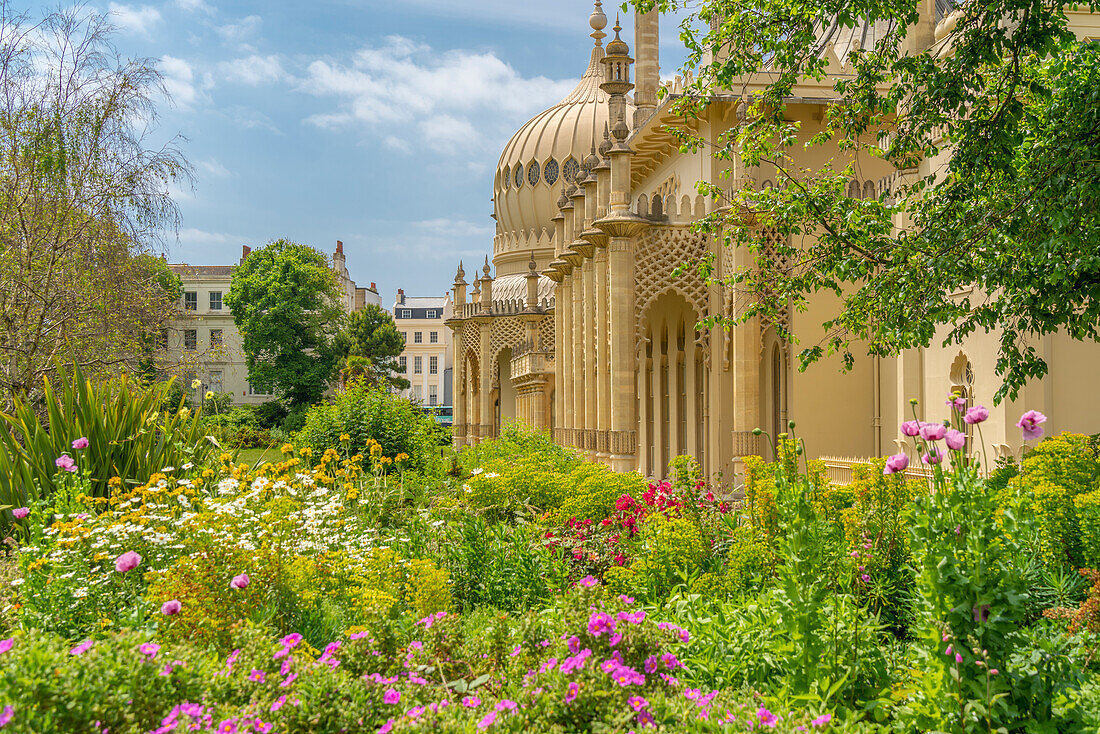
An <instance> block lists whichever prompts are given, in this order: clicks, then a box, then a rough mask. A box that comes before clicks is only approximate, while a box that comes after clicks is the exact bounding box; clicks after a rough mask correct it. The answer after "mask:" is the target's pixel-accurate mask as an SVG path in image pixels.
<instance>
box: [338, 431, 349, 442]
mask: <svg viewBox="0 0 1100 734" xmlns="http://www.w3.org/2000/svg"><path fill="white" fill-rule="evenodd" d="M340 440H341V441H344V442H345V443H346V442H347V441H350V440H351V436H349V435H348V434H346V433H341V434H340Z"/></svg>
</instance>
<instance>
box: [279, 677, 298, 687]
mask: <svg viewBox="0 0 1100 734" xmlns="http://www.w3.org/2000/svg"><path fill="white" fill-rule="evenodd" d="M296 680H298V674H297V673H291V674H290V675H288V676H287V677H286V679H285V680H284V681H283V682H282V683H280V684H279V688H290V686H291V684H293V683H294V681H296Z"/></svg>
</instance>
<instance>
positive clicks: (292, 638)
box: [279, 632, 302, 648]
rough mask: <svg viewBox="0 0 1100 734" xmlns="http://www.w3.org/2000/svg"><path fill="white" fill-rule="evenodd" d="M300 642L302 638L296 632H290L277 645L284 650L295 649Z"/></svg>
mask: <svg viewBox="0 0 1100 734" xmlns="http://www.w3.org/2000/svg"><path fill="white" fill-rule="evenodd" d="M301 641H302V636H301V635H300V634H298V633H297V632H292V633H291V634H289V635H287V636H286V637H284V638H283V639H281V640H279V643H280V644H281V645H282V646H283V647H286V648H293V647H297V645H298V643H299V642H301Z"/></svg>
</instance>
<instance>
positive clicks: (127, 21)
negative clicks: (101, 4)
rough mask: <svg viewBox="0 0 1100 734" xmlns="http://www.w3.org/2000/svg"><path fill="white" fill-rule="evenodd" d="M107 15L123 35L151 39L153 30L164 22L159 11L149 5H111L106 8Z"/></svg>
mask: <svg viewBox="0 0 1100 734" xmlns="http://www.w3.org/2000/svg"><path fill="white" fill-rule="evenodd" d="M108 14H109V15H110V16H111V21H112V22H113V23H114V24H115V25H117V26H118V27H119V29H120V30H121V31H123V32H124V33H130V34H133V35H138V36H146V37H151V35H152V30H153V28H154V27H156V26H158V25H160V23H161V21H162V20H164V19H163V18H162V17H161V15H160V11H159V10H157V9H156V8H154V7H151V6H149V5H142V6H141V7H135V6H133V5H119V4H118V3H111V4H110V6H108Z"/></svg>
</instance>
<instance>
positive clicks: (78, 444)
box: [73, 436, 88, 451]
mask: <svg viewBox="0 0 1100 734" xmlns="http://www.w3.org/2000/svg"><path fill="white" fill-rule="evenodd" d="M86 448H88V439H86V438H84V437H83V436H81V437H80V438H78V439H76V440H75V441H73V449H74V450H76V451H83V450H84V449H86Z"/></svg>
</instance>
